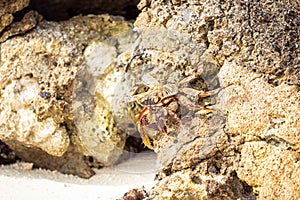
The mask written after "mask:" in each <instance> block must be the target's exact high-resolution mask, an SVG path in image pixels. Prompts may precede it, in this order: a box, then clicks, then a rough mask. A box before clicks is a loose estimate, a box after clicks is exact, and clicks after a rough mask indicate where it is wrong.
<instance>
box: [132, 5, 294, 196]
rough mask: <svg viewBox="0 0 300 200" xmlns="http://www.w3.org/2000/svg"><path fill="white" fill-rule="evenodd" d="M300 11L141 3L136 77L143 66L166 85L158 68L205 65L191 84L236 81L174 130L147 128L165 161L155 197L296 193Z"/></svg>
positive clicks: (187, 70) (186, 69)
mask: <svg viewBox="0 0 300 200" xmlns="http://www.w3.org/2000/svg"><path fill="white" fill-rule="evenodd" d="M299 8H300V5H299V1H288V0H282V1H272V2H271V1H218V0H217V1H215V0H208V1H193V0H188V1H173V0H170V1H163V0H156V1H148V0H142V1H141V2H140V4H139V9H141V10H142V13H141V14H140V15H139V16H138V18H137V20H136V22H135V26H136V28H137V29H138V31H139V32H140V34H141V38H140V40H141V42H140V44H139V45H138V46H137V47H136V48H135V50H134V52H133V53H132V55H133V59H131V60H130V64H129V65H128V66H129V69H128V72H129V73H131V74H133V75H134V74H138V73H137V72H136V71H138V70H137V69H136V68H141V72H144V73H145V74H146V73H150V74H151V75H153V74H154V75H153V76H155V78H157V79H158V80H159V81H163V78H161V77H160V75H159V73H165V71H173V72H174V71H175V72H177V71H178V72H179V73H180V74H181V75H183V77H185V76H188V75H190V74H192V73H193V72H195V71H196V68H197V65H199V63H201V62H204V65H203V66H204V67H203V68H204V69H203V71H202V76H201V78H200V79H201V80H200V81H198V82H192V83H190V87H192V88H194V89H203V90H211V89H214V88H217V87H218V86H219V85H221V86H226V85H228V84H232V83H233V85H231V86H230V87H227V88H225V89H224V90H223V91H221V92H220V93H219V95H217V98H216V100H214V98H211V99H210V100H209V101H208V104H212V105H213V107H214V108H215V109H216V110H217V111H216V112H213V113H211V114H208V115H199V114H197V113H196V114H195V116H194V117H193V118H192V119H191V118H189V117H188V116H185V117H184V116H181V121H182V123H181V126H180V128H179V129H177V130H178V131H177V132H176V131H175V133H171V134H169V135H162V134H157V133H154V134H153V133H151V131H148V134H149V137H150V138H152V139H153V144H155V151H156V152H157V154H158V159H159V162H160V164H161V166H160V167H161V171H160V173H159V175H158V179H159V180H160V181H159V183H158V184H157V185H156V186H154V187H153V189H152V190H151V191H150V192H149V195H150V198H151V199H199V197H201V198H202V199H238V198H239V199H256V198H258V199H283V198H290V199H298V198H299V195H300V193H299V184H298V183H297V180H298V179H299V178H300V175H299V153H300V151H299V141H300V138H299V130H300V129H299V117H300V115H299V113H298V110H299V83H300V82H299V80H300V75H299V70H300V63H299V58H300V57H299V42H300V37H299V24H300V18H299V16H300V9H299ZM149 30H155V31H149ZM153 32H156V34H153ZM178 35H181V36H183V37H180V38H181V39H179V37H178ZM182 38H185V39H182ZM187 38H189V39H187ZM172 39H173V41H172ZM187 40H189V42H185V41H187ZM175 44H176V45H177V49H176V48H174V45H175ZM176 45H175V46H176ZM192 45H194V49H193V48H191V47H192ZM178 49H181V50H182V51H183V52H186V55H185V54H182V53H181V54H180V53H178V51H179V50H178ZM190 49H193V51H190ZM195 58H196V59H195ZM197 58H198V60H197ZM164 61H165V62H164ZM205 61H209V62H206V63H205ZM145 66H146V68H145ZM155 68H158V69H160V70H157V71H159V72H156V73H154V72H153V71H155ZM145 69H146V70H148V71H146V72H145ZM161 69H163V70H161ZM209 69H212V70H209ZM162 71H163V72H162ZM211 71H213V73H211ZM140 74H141V73H140ZM170 74H171V72H170V73H169V74H167V75H170ZM173 74H174V73H173ZM216 74H218V76H216ZM167 77H168V76H167ZM183 77H182V76H181V78H180V79H178V78H177V79H176V80H177V81H178V80H179V81H180V80H181V79H182V78H183ZM140 79H141V78H140ZM164 80H170V78H169V77H168V78H166V77H165V79H164ZM210 80H214V81H211V82H210ZM139 81H140V80H137V82H139ZM201 82H202V83H201ZM200 103H202V101H201V102H200ZM202 105H203V104H202ZM204 105H207V104H206V103H204ZM175 129H176V128H175ZM285 158H286V159H285ZM270 185H272V187H270ZM273 186H274V187H273Z"/></svg>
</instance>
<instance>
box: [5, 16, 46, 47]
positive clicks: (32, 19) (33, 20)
mask: <svg viewBox="0 0 300 200" xmlns="http://www.w3.org/2000/svg"><path fill="white" fill-rule="evenodd" d="M42 19H43V17H42V15H40V14H39V13H38V12H36V11H30V12H28V13H26V14H25V15H24V17H23V18H22V20H21V21H20V22H15V23H13V24H11V25H10V26H9V27H8V29H7V30H6V31H5V32H4V33H3V34H2V35H1V38H0V42H4V41H5V40H7V39H8V38H10V37H12V36H14V35H19V34H24V33H26V32H27V31H29V30H31V29H33V28H34V27H35V26H36V25H37V24H38V23H39V22H40V21H41V20H42Z"/></svg>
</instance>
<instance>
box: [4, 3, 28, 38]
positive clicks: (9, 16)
mask: <svg viewBox="0 0 300 200" xmlns="http://www.w3.org/2000/svg"><path fill="white" fill-rule="evenodd" d="M29 2H30V0H14V1H1V3H0V22H1V24H0V33H1V32H2V31H3V29H4V28H5V27H7V26H8V25H10V24H11V23H12V21H13V19H14V16H13V14H14V13H16V12H18V11H20V10H22V9H23V8H25V7H27V6H28V4H29Z"/></svg>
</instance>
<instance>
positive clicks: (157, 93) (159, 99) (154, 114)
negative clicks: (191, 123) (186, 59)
mask: <svg viewBox="0 0 300 200" xmlns="http://www.w3.org/2000/svg"><path fill="white" fill-rule="evenodd" d="M201 67H202V66H201V65H200V66H199V67H198V70H197V71H196V72H194V73H193V74H192V75H190V76H187V77H186V78H184V79H182V80H181V81H180V82H178V83H177V84H171V83H170V84H161V83H159V82H158V81H157V80H156V79H155V78H154V77H153V76H151V75H150V74H146V75H145V76H143V77H142V83H140V84H137V85H135V86H134V87H133V88H132V92H131V96H130V97H129V98H127V99H125V102H127V103H131V102H136V103H138V104H139V105H140V106H142V108H143V109H142V111H141V112H140V114H139V116H138V117H137V120H136V123H137V127H138V131H139V133H140V135H141V138H142V141H143V143H144V144H145V145H146V146H147V147H148V148H149V149H154V146H153V145H152V143H151V140H150V138H149V136H148V134H147V130H154V131H158V132H160V133H163V134H168V133H169V132H170V131H172V130H169V129H171V128H170V127H168V126H167V124H166V123H167V120H169V121H170V119H171V121H172V123H175V124H179V123H180V106H184V107H186V108H187V109H188V110H196V111H197V110H198V111H202V112H204V113H210V112H213V111H214V109H212V108H209V107H207V106H200V105H198V104H194V103H192V102H191V101H190V100H189V98H187V96H188V95H189V96H193V97H196V98H199V99H203V98H205V97H209V96H213V95H215V94H218V93H219V92H220V91H221V90H222V89H224V88H226V87H228V86H230V85H232V84H233V83H232V84H228V85H226V86H223V87H220V88H217V89H215V90H211V91H206V92H204V91H200V90H196V89H193V88H188V87H184V85H185V84H186V83H189V82H191V81H193V80H195V79H197V78H199V77H200V76H201V74H202V73H201V72H202V70H201Z"/></svg>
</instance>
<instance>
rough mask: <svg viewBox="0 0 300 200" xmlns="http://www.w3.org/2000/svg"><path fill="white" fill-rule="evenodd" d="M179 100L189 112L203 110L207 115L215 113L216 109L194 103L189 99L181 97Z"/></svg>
mask: <svg viewBox="0 0 300 200" xmlns="http://www.w3.org/2000/svg"><path fill="white" fill-rule="evenodd" d="M178 99H179V102H180V103H181V104H182V105H183V106H185V107H187V108H188V109H189V110H201V111H205V113H210V112H213V111H214V109H211V108H207V107H204V106H200V105H197V104H194V103H192V102H191V101H190V100H189V99H188V98H187V97H185V96H183V95H180V96H179V97H178Z"/></svg>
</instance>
